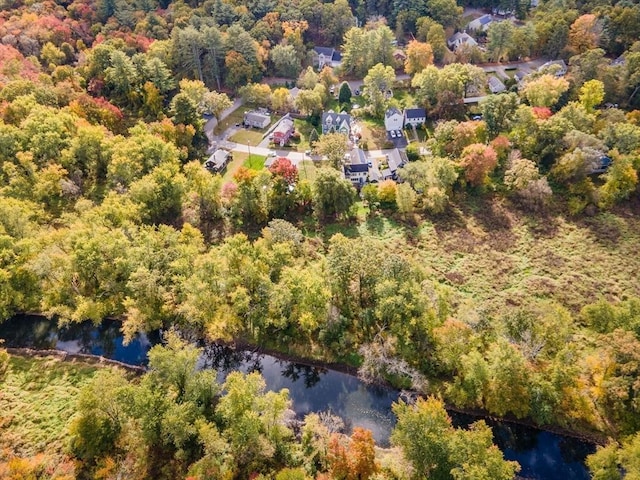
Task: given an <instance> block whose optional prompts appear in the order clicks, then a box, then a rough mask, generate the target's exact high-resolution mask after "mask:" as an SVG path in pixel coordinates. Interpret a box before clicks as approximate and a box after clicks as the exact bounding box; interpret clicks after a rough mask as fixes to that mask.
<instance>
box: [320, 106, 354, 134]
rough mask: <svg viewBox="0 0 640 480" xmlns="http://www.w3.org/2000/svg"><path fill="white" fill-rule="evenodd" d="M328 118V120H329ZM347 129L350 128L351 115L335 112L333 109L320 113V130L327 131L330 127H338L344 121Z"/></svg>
mask: <svg viewBox="0 0 640 480" xmlns="http://www.w3.org/2000/svg"><path fill="white" fill-rule="evenodd" d="M329 120H330V121H329ZM345 122H346V124H347V127H348V129H349V131H350V130H351V115H349V114H348V113H344V112H341V113H336V112H334V111H331V110H330V111H328V112H323V113H322V131H323V132H327V131H328V130H330V129H331V128H334V129H338V128H340V126H341V125H342V124H343V123H345Z"/></svg>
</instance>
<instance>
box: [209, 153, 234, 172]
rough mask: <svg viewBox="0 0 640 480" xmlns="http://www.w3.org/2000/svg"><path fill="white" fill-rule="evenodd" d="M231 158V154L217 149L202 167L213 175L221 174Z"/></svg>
mask: <svg viewBox="0 0 640 480" xmlns="http://www.w3.org/2000/svg"><path fill="white" fill-rule="evenodd" d="M232 158H233V157H232V156H231V152H229V151H227V150H222V149H221V148H219V149H218V150H216V151H215V152H213V153H212V154H211V156H210V157H209V158H208V159H207V161H206V162H204V166H205V168H206V169H207V170H210V171H212V172H213V173H221V172H223V171H224V169H225V168H227V165H228V164H229V162H230V161H231V160H232Z"/></svg>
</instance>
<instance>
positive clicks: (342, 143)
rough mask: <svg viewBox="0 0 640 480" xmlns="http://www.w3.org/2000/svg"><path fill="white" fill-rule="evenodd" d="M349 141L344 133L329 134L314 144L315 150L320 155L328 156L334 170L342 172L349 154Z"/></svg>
mask: <svg viewBox="0 0 640 480" xmlns="http://www.w3.org/2000/svg"><path fill="white" fill-rule="evenodd" d="M347 140H348V139H347V137H346V135H344V134H342V133H337V132H336V133H327V134H325V135H322V136H321V137H320V138H319V139H318V140H317V141H316V142H314V144H313V149H314V151H315V152H316V153H317V154H318V155H323V156H326V157H327V160H329V162H330V163H331V166H332V167H333V168H335V169H337V170H340V169H341V168H342V165H343V163H344V156H345V154H346V153H347Z"/></svg>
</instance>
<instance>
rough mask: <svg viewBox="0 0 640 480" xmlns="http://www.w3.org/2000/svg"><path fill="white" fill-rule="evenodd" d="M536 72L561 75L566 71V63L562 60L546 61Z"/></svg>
mask: <svg viewBox="0 0 640 480" xmlns="http://www.w3.org/2000/svg"><path fill="white" fill-rule="evenodd" d="M538 72H548V73H552V74H553V75H555V76H556V77H562V76H563V75H566V73H567V64H566V63H565V62H564V60H552V61H551V62H547V63H545V64H543V65H541V66H540V68H538Z"/></svg>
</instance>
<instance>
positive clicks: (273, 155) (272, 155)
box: [267, 150, 276, 157]
mask: <svg viewBox="0 0 640 480" xmlns="http://www.w3.org/2000/svg"><path fill="white" fill-rule="evenodd" d="M275 156H276V152H274V151H273V150H269V153H267V157H275Z"/></svg>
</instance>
